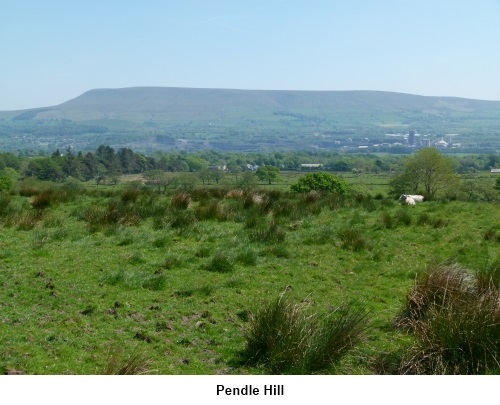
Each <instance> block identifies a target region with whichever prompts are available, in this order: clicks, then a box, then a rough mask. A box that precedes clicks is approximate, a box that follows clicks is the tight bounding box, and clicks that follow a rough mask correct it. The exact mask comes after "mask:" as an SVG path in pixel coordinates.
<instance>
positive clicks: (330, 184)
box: [290, 172, 349, 195]
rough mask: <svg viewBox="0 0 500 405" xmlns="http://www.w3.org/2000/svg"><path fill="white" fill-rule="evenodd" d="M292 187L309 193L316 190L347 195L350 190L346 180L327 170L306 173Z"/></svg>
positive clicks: (294, 189) (296, 190)
mask: <svg viewBox="0 0 500 405" xmlns="http://www.w3.org/2000/svg"><path fill="white" fill-rule="evenodd" d="M290 189H291V190H292V191H295V192H298V193H300V192H305V193H307V192H309V191H313V190H314V191H324V192H329V193H338V194H342V195H345V194H347V193H348V192H349V186H348V184H347V183H346V181H345V180H343V179H341V178H340V177H338V176H336V175H334V174H331V173H326V172H314V173H309V174H306V175H305V176H302V177H300V178H299V179H298V180H297V182H296V183H294V184H292V185H291V186H290Z"/></svg>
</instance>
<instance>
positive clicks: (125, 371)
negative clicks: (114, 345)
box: [102, 350, 152, 375]
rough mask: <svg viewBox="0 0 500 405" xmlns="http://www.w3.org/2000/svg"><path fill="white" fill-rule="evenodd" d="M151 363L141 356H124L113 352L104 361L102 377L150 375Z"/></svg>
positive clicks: (117, 351) (118, 352)
mask: <svg viewBox="0 0 500 405" xmlns="http://www.w3.org/2000/svg"><path fill="white" fill-rule="evenodd" d="M151 372H152V370H151V361H150V360H149V359H148V358H147V357H146V356H145V355H143V354H139V353H136V354H132V355H129V356H127V355H125V354H123V353H122V352H121V351H119V350H113V351H112V352H111V354H110V355H109V356H108V358H107V359H106V363H105V365H104V368H103V371H102V374H104V375H143V374H149V373H151Z"/></svg>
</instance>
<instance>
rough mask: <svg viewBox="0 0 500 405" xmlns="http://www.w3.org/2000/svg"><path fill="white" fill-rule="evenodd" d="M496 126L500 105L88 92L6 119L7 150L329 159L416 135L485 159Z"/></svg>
mask: <svg viewBox="0 0 500 405" xmlns="http://www.w3.org/2000/svg"><path fill="white" fill-rule="evenodd" d="M499 122H500V101H482V100H470V99H461V98H451V97H424V96H416V95H410V94H401V93H390V92H379V91H267V90H258V91H257V90H224V89H189V88H161V87H137V88H125V89H98V90H91V91H88V92H86V93H84V94H83V95H81V96H79V97H77V98H75V99H72V100H69V101H67V102H65V103H62V104H60V105H58V106H53V107H45V108H39V109H32V110H25V111H16V112H12V111H9V112H0V147H2V149H3V150H16V149H28V148H32V149H35V150H37V149H55V148H66V147H67V146H68V145H72V146H73V147H75V148H76V149H78V150H89V149H94V148H96V147H97V146H98V145H99V144H103V143H105V144H107V143H109V144H111V145H112V146H115V147H117V146H125V147H130V148H133V149H138V150H144V151H145V150H153V149H178V150H198V149H207V148H212V149H217V150H226V151H227V150H232V151H236V150H242V151H257V150H263V149H269V148H272V149H281V150H290V149H295V150H296V149H332V148H339V147H340V146H348V145H349V142H351V141H350V140H352V142H354V145H355V146H357V145H358V144H363V142H365V141H364V140H365V139H366V138H368V139H369V141H370V145H375V144H382V143H386V142H388V141H391V142H392V141H394V139H391V138H390V137H387V136H386V134H387V133H396V134H400V135H404V134H406V133H408V130H410V129H413V130H416V131H418V132H420V134H421V135H422V136H426V137H428V138H430V139H431V140H438V139H440V138H441V137H443V136H445V135H446V134H448V133H457V134H459V138H457V139H456V142H459V143H461V144H462V145H463V147H465V148H467V151H469V152H471V151H477V152H479V151H480V152H486V151H494V150H497V149H498V148H499V145H498V126H499V125H498V124H499ZM399 139H400V140H401V139H402V138H401V137H399ZM380 148H381V147H378V149H380ZM384 148H385V149H387V148H386V147H382V149H384Z"/></svg>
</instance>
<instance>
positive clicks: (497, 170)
mask: <svg viewBox="0 0 500 405" xmlns="http://www.w3.org/2000/svg"><path fill="white" fill-rule="evenodd" d="M491 173H498V174H500V169H491Z"/></svg>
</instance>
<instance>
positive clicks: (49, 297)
mask: <svg viewBox="0 0 500 405" xmlns="http://www.w3.org/2000/svg"><path fill="white" fill-rule="evenodd" d="M300 174H302V173H300ZM297 175H298V174H294V173H291V174H285V175H283V176H282V177H283V180H282V181H281V182H279V184H277V185H273V186H260V187H258V188H254V189H248V190H243V191H241V190H238V191H233V192H232V193H231V192H230V190H231V189H232V187H229V185H227V184H226V185H222V186H217V187H215V186H213V185H212V186H210V187H199V188H195V189H194V190H191V191H189V192H187V191H185V192H176V193H169V194H167V195H163V194H157V193H155V192H154V191H152V190H150V189H138V188H131V187H127V186H125V185H122V186H119V187H111V186H108V187H89V188H87V189H84V190H78V191H72V190H63V189H54V190H48V191H47V190H37V189H36V188H33V189H30V190H24V191H23V190H21V192H18V193H16V194H2V195H1V196H0V199H1V201H0V307H1V312H0V372H3V373H15V372H21V373H25V374H103V373H120V372H121V373H123V372H124V370H125V369H127V367H128V369H129V370H133V371H134V372H135V373H151V374H267V373H270V372H271V371H270V370H269V369H268V368H266V367H265V365H262V364H254V363H252V362H249V361H247V359H245V357H244V356H243V354H242V353H243V352H244V350H245V347H246V346H245V345H246V340H245V336H246V335H245V333H246V331H248V327H249V323H250V320H251V319H252V316H253V314H255V313H257V312H258V311H259V310H260V309H261V308H262V307H263V306H264V305H266V304H267V303H269V302H271V301H274V300H276V298H278V297H279V296H280V295H282V294H284V295H286V296H287V297H288V299H290V300H291V301H292V302H294V303H298V304H300V305H302V306H304V307H307V309H308V310H309V311H312V312H314V313H318V314H323V313H327V312H328V311H332V310H334V309H335V308H338V307H339V306H341V305H342V304H343V303H346V302H350V303H352V302H354V303H355V304H356V305H363V306H364V308H366V310H367V311H368V312H367V321H368V323H367V326H366V330H365V333H364V337H363V339H362V340H361V342H360V343H359V344H358V345H356V346H355V347H354V348H353V349H352V350H350V351H349V352H348V353H347V354H346V355H345V356H344V357H343V358H342V359H341V360H340V361H339V362H336V363H335V364H332V365H329V366H327V367H325V368H323V369H322V370H320V371H318V372H319V373H335V374H377V373H394V372H395V370H396V368H397V365H396V363H397V362H398V361H399V359H400V358H401V353H403V352H404V351H405V350H406V349H407V348H409V347H411V346H412V345H413V344H414V343H415V338H414V336H413V335H412V334H411V333H408V331H404V330H400V329H397V328H396V327H395V319H396V318H397V316H398V314H400V312H401V311H402V309H403V307H404V303H405V298H406V294H407V293H408V291H409V289H410V288H411V286H412V285H413V284H414V281H415V278H416V276H417V275H418V274H421V273H422V272H424V271H425V270H426V269H427V268H428V267H429V266H432V265H436V264H443V263H453V264H454V265H460V266H462V267H463V268H466V269H467V270H468V271H470V273H471V274H474V273H476V272H481V271H483V270H484V269H486V268H489V269H491V268H498V266H499V262H500V256H499V246H500V217H499V216H498V208H499V207H498V202H469V201H460V200H454V201H448V200H440V201H429V202H423V203H417V204H416V206H414V207H403V206H400V205H399V204H398V203H397V201H396V199H394V198H387V197H384V196H383V195H382V193H386V192H387V186H386V185H387V182H388V177H387V176H386V177H384V176H381V175H373V176H356V175H349V176H345V177H344V178H345V179H346V180H347V181H348V182H349V183H350V184H351V185H354V189H355V190H356V192H354V193H353V194H352V195H351V196H350V197H347V198H341V197H337V196H331V195H330V196H328V195H326V196H325V195H318V194H315V193H310V194H307V195H300V194H292V193H289V192H288V191H287V189H288V186H289V184H290V183H291V182H293V181H294V179H295V178H296V176H297ZM356 179H357V180H358V181H356ZM377 194H380V195H377ZM375 195H377V196H376V197H375ZM494 371H495V370H493V372H494ZM496 371H498V370H496Z"/></svg>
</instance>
